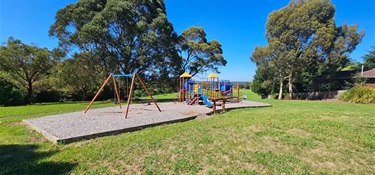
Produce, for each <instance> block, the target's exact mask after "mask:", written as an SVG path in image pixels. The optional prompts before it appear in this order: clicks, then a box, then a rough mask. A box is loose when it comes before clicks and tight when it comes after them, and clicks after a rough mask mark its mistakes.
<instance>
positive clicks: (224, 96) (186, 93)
mask: <svg viewBox="0 0 375 175" xmlns="http://www.w3.org/2000/svg"><path fill="white" fill-rule="evenodd" d="M233 92H234V91H233V85H232V83H231V82H230V81H229V80H222V81H219V77H218V76H217V75H215V74H214V73H211V74H210V75H208V76H207V81H206V82H195V81H194V80H193V79H192V76H191V75H190V74H188V73H187V72H185V73H183V74H182V75H181V76H180V83H179V92H178V94H177V96H178V101H179V102H186V103H187V104H188V105H193V104H205V105H206V106H207V107H213V109H214V111H215V108H216V105H217V102H221V104H220V105H223V108H224V109H225V102H226V101H227V100H229V101H230V102H231V103H236V102H237V103H238V102H240V101H241V100H240V89H239V84H237V87H236V91H235V92H236V93H237V94H236V95H233V94H234V93H233ZM211 102H212V103H213V104H212V103H211Z"/></svg>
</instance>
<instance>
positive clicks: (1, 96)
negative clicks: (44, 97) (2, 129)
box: [0, 79, 23, 106]
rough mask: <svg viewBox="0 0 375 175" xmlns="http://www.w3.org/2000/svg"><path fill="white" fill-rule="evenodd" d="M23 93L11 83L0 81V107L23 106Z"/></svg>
mask: <svg viewBox="0 0 375 175" xmlns="http://www.w3.org/2000/svg"><path fill="white" fill-rule="evenodd" d="M22 94H23V92H22V90H20V89H17V88H16V87H14V86H13V85H12V84H11V83H9V82H7V81H5V80H3V79H0V106H17V105H23V95H22Z"/></svg>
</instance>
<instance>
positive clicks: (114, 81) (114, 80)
mask: <svg viewBox="0 0 375 175" xmlns="http://www.w3.org/2000/svg"><path fill="white" fill-rule="evenodd" d="M112 80H113V86H114V88H115V91H116V98H117V104H118V105H119V106H120V109H122V107H121V100H120V95H119V94H118V90H117V83H116V78H115V77H113V76H112Z"/></svg>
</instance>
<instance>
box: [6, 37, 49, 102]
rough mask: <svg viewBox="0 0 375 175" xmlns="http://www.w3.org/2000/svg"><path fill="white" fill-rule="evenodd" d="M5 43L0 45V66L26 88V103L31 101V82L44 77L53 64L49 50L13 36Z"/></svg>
mask: <svg viewBox="0 0 375 175" xmlns="http://www.w3.org/2000/svg"><path fill="white" fill-rule="evenodd" d="M6 44H7V46H1V47H0V68H1V69H3V70H4V71H6V72H8V73H9V75H10V76H11V78H12V79H14V80H16V81H17V82H19V83H20V84H21V85H22V86H24V87H25V88H26V89H27V96H26V100H27V103H32V102H33V84H34V83H35V82H36V81H38V80H41V79H42V78H44V77H45V76H46V75H47V74H48V73H49V71H50V70H51V68H52V67H53V65H54V64H53V59H52V55H51V52H50V51H49V50H48V49H47V48H38V47H36V46H29V45H27V44H24V43H22V42H21V41H20V40H16V39H14V38H13V37H9V38H8V41H7V43H6Z"/></svg>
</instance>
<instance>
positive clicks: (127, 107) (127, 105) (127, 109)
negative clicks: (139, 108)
mask: <svg viewBox="0 0 375 175" xmlns="http://www.w3.org/2000/svg"><path fill="white" fill-rule="evenodd" d="M135 75H136V74H135V73H134V75H133V77H132V83H131V84H130V92H129V95H128V104H126V112H125V118H128V112H129V105H130V102H131V99H132V94H133V87H134V79H135Z"/></svg>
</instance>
